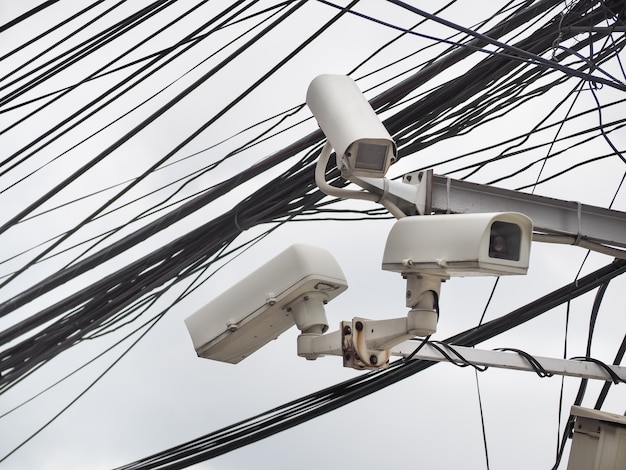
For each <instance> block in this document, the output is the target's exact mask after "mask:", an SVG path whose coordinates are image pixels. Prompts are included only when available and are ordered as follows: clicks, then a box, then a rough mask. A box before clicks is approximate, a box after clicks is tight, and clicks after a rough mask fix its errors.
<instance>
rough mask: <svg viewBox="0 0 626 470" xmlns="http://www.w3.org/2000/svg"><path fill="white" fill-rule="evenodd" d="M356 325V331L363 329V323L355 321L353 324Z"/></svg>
mask: <svg viewBox="0 0 626 470" xmlns="http://www.w3.org/2000/svg"><path fill="white" fill-rule="evenodd" d="M354 326H355V327H356V330H357V331H361V330H362V329H363V323H362V322H360V321H358V322H356V325H354Z"/></svg>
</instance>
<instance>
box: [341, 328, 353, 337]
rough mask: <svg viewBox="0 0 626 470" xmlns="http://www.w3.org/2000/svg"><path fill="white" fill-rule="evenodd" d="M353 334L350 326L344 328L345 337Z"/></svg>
mask: <svg viewBox="0 0 626 470" xmlns="http://www.w3.org/2000/svg"><path fill="white" fill-rule="evenodd" d="M351 334H352V328H350V327H349V326H348V325H346V326H344V327H343V335H344V336H348V335H351Z"/></svg>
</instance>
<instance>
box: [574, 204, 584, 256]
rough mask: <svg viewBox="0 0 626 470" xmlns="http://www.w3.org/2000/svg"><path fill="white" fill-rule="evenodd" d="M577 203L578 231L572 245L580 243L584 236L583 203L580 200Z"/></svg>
mask: <svg viewBox="0 0 626 470" xmlns="http://www.w3.org/2000/svg"><path fill="white" fill-rule="evenodd" d="M576 204H577V211H576V212H577V217H578V233H577V234H576V239H575V240H574V243H572V245H578V244H579V243H580V239H581V238H582V235H583V234H582V229H581V225H582V206H583V205H582V204H581V202H580V201H577V202H576Z"/></svg>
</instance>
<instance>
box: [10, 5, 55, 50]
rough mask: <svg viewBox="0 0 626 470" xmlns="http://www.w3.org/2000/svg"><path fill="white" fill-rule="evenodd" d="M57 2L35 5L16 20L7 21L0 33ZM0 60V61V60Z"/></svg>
mask: <svg viewBox="0 0 626 470" xmlns="http://www.w3.org/2000/svg"><path fill="white" fill-rule="evenodd" d="M58 1H59V0H46V1H45V2H43V3H41V4H39V5H37V6H36V7H34V8H31V9H30V10H28V11H27V12H25V13H22V14H21V15H20V16H18V17H17V18H13V19H12V20H9V21H7V22H6V23H5V24H3V25H1V26H0V33H1V32H3V31H6V30H7V29H9V28H12V27H13V26H15V25H17V24H19V23H21V22H22V21H24V20H26V19H28V18H30V17H31V16H33V15H36V14H37V13H40V12H42V11H43V10H45V9H46V8H48V7H49V6H52V5H54V4H55V3H57V2H58ZM0 60H1V59H0Z"/></svg>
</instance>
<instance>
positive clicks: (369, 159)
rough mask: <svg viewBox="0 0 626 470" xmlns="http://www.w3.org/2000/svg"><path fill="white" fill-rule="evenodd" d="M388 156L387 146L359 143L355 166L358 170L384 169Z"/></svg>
mask: <svg viewBox="0 0 626 470" xmlns="http://www.w3.org/2000/svg"><path fill="white" fill-rule="evenodd" d="M386 157H387V146H386V145H377V144H366V143H363V142H360V143H359V148H358V150H357V154H356V159H355V161H354V168H355V169H358V170H375V171H383V170H384V169H385V159H386Z"/></svg>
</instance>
